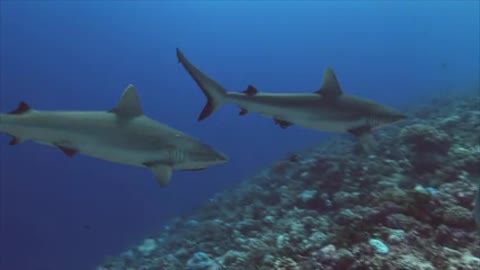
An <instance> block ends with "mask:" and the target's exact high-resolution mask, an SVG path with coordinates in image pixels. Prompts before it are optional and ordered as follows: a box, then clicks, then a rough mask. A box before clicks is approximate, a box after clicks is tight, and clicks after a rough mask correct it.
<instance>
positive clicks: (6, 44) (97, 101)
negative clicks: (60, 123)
mask: <svg viewBox="0 0 480 270" xmlns="http://www.w3.org/2000/svg"><path fill="white" fill-rule="evenodd" d="M479 28H480V27H479V2H478V1H474V0H472V1H438V2H434V1H408V3H407V2H402V1H395V2H392V1H389V2H380V1H371V2H353V1H352V2H349V1H340V2H326V1H319V2H308V3H307V2H304V3H302V2H299V3H297V2H259V3H253V2H248V3H247V2H220V1H217V2H200V1H199V2H155V1H150V2H133V1H132V2H127V1H115V2H107V1H85V2H82V1H63V2H60V1H32V2H27V1H2V2H1V3H0V31H1V35H0V38H1V40H0V45H1V51H0V64H1V65H0V68H1V72H0V80H1V84H0V110H1V111H2V112H5V111H9V110H12V109H14V108H15V107H16V106H17V103H18V102H19V101H25V102H27V103H29V104H30V105H31V106H32V107H33V108H36V109H39V110H108V109H110V108H111V107H112V106H114V105H115V103H116V102H117V101H118V99H119V98H120V95H121V93H122V91H123V89H124V88H125V87H126V86H127V84H129V83H133V84H135V85H136V87H137V89H138V91H139V94H140V97H141V100H142V105H143V109H144V111H145V113H146V114H147V115H148V116H150V117H152V118H154V119H156V120H158V121H160V122H163V123H166V124H168V125H170V126H172V127H174V128H177V129H180V130H182V131H185V132H187V133H188V134H190V135H192V136H195V137H198V138H200V139H201V140H202V141H204V142H206V143H208V144H210V145H212V146H213V147H215V148H217V149H219V150H221V151H222V152H224V153H226V154H228V155H229V156H230V159H231V160H230V162H229V163H228V164H225V165H221V166H215V167H211V168H209V169H208V170H205V171H200V172H175V173H174V176H173V179H172V182H171V183H170V185H169V186H168V187H167V188H165V189H160V188H159V187H158V185H157V183H156V182H155V180H154V179H153V177H152V175H151V173H150V172H149V171H148V170H145V169H142V168H135V167H129V166H123V165H119V164H114V163H109V162H105V161H100V160H96V159H93V158H89V157H86V156H83V155H77V156H75V157H74V158H68V157H66V156H65V155H64V154H63V153H62V152H61V151H59V150H58V149H55V148H51V147H46V146H43V145H39V144H35V143H32V142H26V143H24V144H20V145H17V146H15V147H10V146H8V145H7V144H8V141H9V137H8V136H4V135H2V136H1V137H0V144H1V146H0V159H1V160H0V161H1V163H0V165H1V174H0V180H1V234H0V243H1V263H0V266H1V267H0V268H1V269H6V270H7V269H8V270H57V269H60V270H63V269H68V270H77V269H82V270H83V269H93V268H94V267H95V265H97V264H98V263H100V261H101V260H102V259H103V258H104V257H105V256H108V255H114V254H117V253H119V252H122V251H123V250H125V249H126V248H127V247H128V246H130V245H133V244H136V243H138V242H139V241H141V240H142V239H143V238H145V237H147V236H148V235H149V234H153V233H155V232H157V231H159V230H160V229H161V228H162V224H163V223H164V222H165V221H166V220H167V219H168V218H169V217H173V216H176V215H181V214H186V213H188V212H189V211H192V209H193V208H195V207H196V206H198V205H200V204H201V203H202V202H205V201H206V200H208V199H209V198H211V197H212V196H213V194H214V193H216V192H220V191H222V190H224V189H225V188H228V187H230V186H232V185H233V184H235V183H238V182H239V181H241V180H242V178H244V177H247V176H249V175H252V174H253V173H255V171H256V170H258V169H260V168H262V167H263V166H265V165H267V164H269V163H270V162H272V161H274V160H276V159H279V158H282V157H284V156H286V155H287V154H288V153H289V152H291V151H296V150H301V149H303V148H306V147H308V146H311V145H313V144H315V143H317V142H319V141H320V140H322V139H324V138H327V137H328V136H330V134H327V133H321V132H316V131H312V130H306V129H303V128H300V127H292V128H289V129H286V130H282V129H280V128H279V127H278V126H275V125H274V124H273V122H272V120H271V119H267V118H263V117H261V116H258V115H256V114H250V115H248V116H247V117H238V109H237V108H234V107H233V106H225V107H223V108H222V109H221V110H219V111H218V112H216V113H215V114H214V115H213V116H212V117H210V118H208V119H206V120H205V121H204V122H200V123H199V122H197V121H196V119H197V115H198V114H199V112H200V111H201V109H202V108H203V105H204V103H205V98H204V96H203V94H202V93H201V91H200V90H199V88H198V87H197V86H196V85H195V84H194V82H193V80H192V79H191V78H190V77H189V76H188V75H187V73H186V72H185V70H184V69H183V68H182V67H181V66H180V64H178V62H177V59H176V56H175V48H176V47H179V48H181V49H182V50H183V52H184V53H185V55H186V56H187V57H189V59H190V60H191V61H192V62H193V63H194V64H196V65H198V66H199V67H200V68H201V69H202V70H204V71H205V72H207V73H208V74H209V75H211V76H212V77H213V78H216V79H217V80H218V81H219V82H221V83H222V84H223V85H224V86H226V87H227V88H228V89H230V90H232V91H233V90H235V91H237V90H244V89H245V88H246V86H247V85H248V84H254V85H256V86H257V87H258V88H259V89H262V90H264V91H271V92H305V91H306V92H310V91H315V90H317V89H318V88H319V86H320V84H321V81H322V76H323V72H324V70H325V68H326V67H327V66H332V67H333V68H334V69H335V71H336V74H337V77H338V79H339V81H340V83H341V85H342V88H343V90H344V91H345V92H348V93H351V94H354V95H360V96H363V97H368V98H371V99H374V100H377V101H379V102H381V103H384V104H387V105H390V106H393V107H396V108H399V109H402V108H407V107H410V106H414V105H415V104H417V103H418V102H421V100H422V99H425V98H427V97H431V96H437V95H444V94H449V93H452V92H455V91H460V90H466V89H470V88H472V87H474V86H475V85H478V76H479V75H478V74H479V73H480V68H479V57H480V53H479V48H480V42H479V31H480V29H479Z"/></svg>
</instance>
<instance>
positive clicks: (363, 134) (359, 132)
mask: <svg viewBox="0 0 480 270" xmlns="http://www.w3.org/2000/svg"><path fill="white" fill-rule="evenodd" d="M348 132H349V133H350V134H352V135H354V136H355V137H357V138H358V139H359V141H360V143H361V144H362V146H363V149H364V150H365V151H366V152H368V153H371V152H372V151H373V150H374V149H375V139H374V138H373V135H372V127H370V126H360V127H357V128H352V129H349V130H348Z"/></svg>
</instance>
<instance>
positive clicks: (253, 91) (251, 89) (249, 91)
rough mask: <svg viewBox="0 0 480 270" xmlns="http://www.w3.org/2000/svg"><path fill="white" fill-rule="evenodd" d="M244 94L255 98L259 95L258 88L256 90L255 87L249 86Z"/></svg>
mask: <svg viewBox="0 0 480 270" xmlns="http://www.w3.org/2000/svg"><path fill="white" fill-rule="evenodd" d="M242 93H244V94H245V95H246V96H249V97H251V96H255V95H256V94H257V93H258V90H257V88H255V86H253V85H249V86H248V87H247V89H246V90H245V91H243V92H242Z"/></svg>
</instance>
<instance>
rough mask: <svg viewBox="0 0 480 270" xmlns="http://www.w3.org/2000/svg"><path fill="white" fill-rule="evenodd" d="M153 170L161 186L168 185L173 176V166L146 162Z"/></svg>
mask: <svg viewBox="0 0 480 270" xmlns="http://www.w3.org/2000/svg"><path fill="white" fill-rule="evenodd" d="M145 165H146V166H147V167H149V168H150V170H152V173H153V175H154V176H155V179H157V182H158V184H159V185H160V186H161V187H164V186H166V185H167V184H168V183H169V182H170V179H171V178H172V167H171V166H169V165H166V164H162V163H145Z"/></svg>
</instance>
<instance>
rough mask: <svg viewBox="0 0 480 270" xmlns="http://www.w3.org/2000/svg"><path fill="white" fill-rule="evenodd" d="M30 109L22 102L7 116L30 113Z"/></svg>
mask: <svg viewBox="0 0 480 270" xmlns="http://www.w3.org/2000/svg"><path fill="white" fill-rule="evenodd" d="M31 109H32V108H31V107H30V106H29V105H28V104H27V103H25V102H23V101H22V102H20V103H19V104H18V106H17V108H16V109H15V110H13V111H11V112H9V113H8V114H23V113H26V112H28V111H30V110H31Z"/></svg>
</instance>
